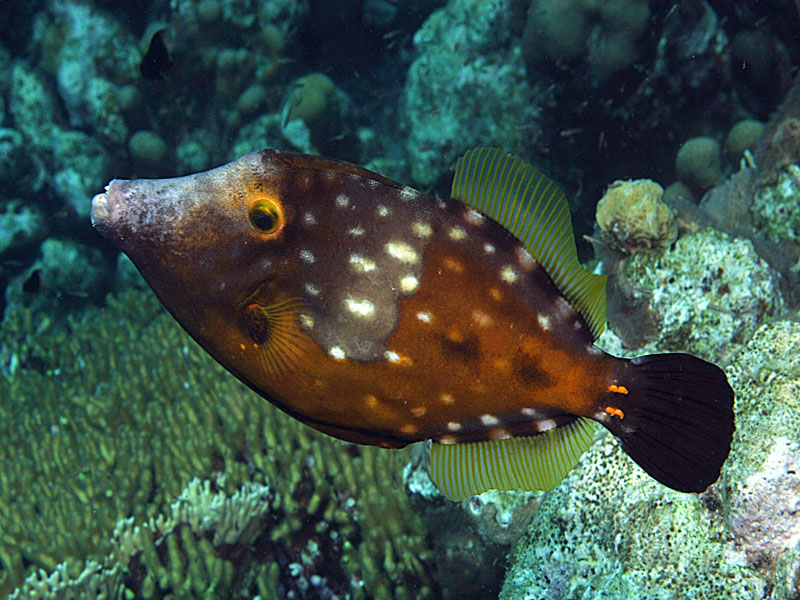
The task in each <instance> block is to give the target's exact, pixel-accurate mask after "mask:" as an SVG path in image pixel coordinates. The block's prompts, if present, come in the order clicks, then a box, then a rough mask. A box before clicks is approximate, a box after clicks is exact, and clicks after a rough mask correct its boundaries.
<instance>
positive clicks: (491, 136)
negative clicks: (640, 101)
mask: <svg viewBox="0 0 800 600" xmlns="http://www.w3.org/2000/svg"><path fill="white" fill-rule="evenodd" d="M511 3H512V2H511V0H500V1H498V2H485V1H484V0H453V1H452V2H450V3H449V4H448V5H447V6H446V7H445V8H443V9H440V10H437V11H436V12H434V13H433V14H432V15H431V16H430V17H428V20H427V21H425V24H424V25H423V26H422V27H421V28H420V29H419V30H418V31H417V32H416V34H415V35H414V45H415V47H416V50H417V52H418V57H417V58H416V60H415V61H414V62H413V64H412V65H411V67H410V68H409V70H408V75H407V77H406V83H405V86H404V88H403V94H402V98H401V101H400V115H399V116H400V121H401V125H402V126H403V127H404V129H406V130H407V131H408V132H409V134H408V138H407V141H406V152H407V153H408V157H409V164H410V167H411V177H412V179H413V180H414V181H415V182H417V183H418V184H419V185H421V186H422V187H429V186H432V185H433V184H434V183H435V182H436V181H437V180H438V179H439V178H440V177H441V176H442V175H443V174H444V173H446V172H447V170H448V169H450V167H451V166H452V164H453V163H454V162H455V159H456V158H457V157H458V156H459V155H460V154H463V152H464V151H465V150H468V149H469V148H472V147H474V146H477V145H497V146H502V147H504V148H506V149H508V150H513V151H515V152H517V153H520V154H525V153H526V151H530V150H533V149H534V148H535V147H536V144H537V141H538V140H539V135H540V126H539V121H540V111H539V108H538V107H537V102H536V101H533V100H532V98H537V97H540V98H541V97H544V96H545V94H544V92H542V93H541V94H539V93H537V92H535V91H534V90H533V89H532V87H531V84H530V83H529V82H528V79H527V77H526V75H525V65H524V64H523V61H522V50H521V47H520V43H519V40H518V39H517V38H515V37H514V36H513V35H512V34H511V30H512V28H513V27H512V25H513V24H512V23H511V22H510V20H511V17H512V15H513V14H514V12H513V11H512V10H511Z"/></svg>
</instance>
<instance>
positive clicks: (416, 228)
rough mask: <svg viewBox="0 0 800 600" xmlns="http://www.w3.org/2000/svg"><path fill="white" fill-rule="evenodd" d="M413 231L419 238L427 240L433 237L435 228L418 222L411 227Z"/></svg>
mask: <svg viewBox="0 0 800 600" xmlns="http://www.w3.org/2000/svg"><path fill="white" fill-rule="evenodd" d="M411 231H412V232H413V233H414V235H416V236H417V237H421V238H427V237H430V236H432V235H433V228H432V227H431V226H430V225H428V224H427V223H423V222H421V221H417V222H416V223H414V224H413V225H412V226H411Z"/></svg>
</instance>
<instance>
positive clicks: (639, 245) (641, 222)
mask: <svg viewBox="0 0 800 600" xmlns="http://www.w3.org/2000/svg"><path fill="white" fill-rule="evenodd" d="M663 195H664V190H663V189H662V187H661V186H660V185H658V184H657V183H656V182H655V181H650V180H649V179H638V180H636V181H633V180H629V181H615V182H614V183H612V184H611V185H609V186H608V189H607V190H606V193H605V194H603V197H602V198H601V199H600V202H598V203H597V214H596V217H597V225H598V226H599V227H600V230H601V231H602V232H604V233H605V234H606V235H605V236H604V237H603V239H604V241H607V242H608V243H610V244H613V245H614V246H615V247H616V248H618V249H621V250H623V251H625V252H627V253H633V252H636V251H638V250H649V249H651V248H657V249H663V248H668V247H669V246H671V245H672V243H673V242H674V241H675V239H676V238H677V237H678V228H677V227H676V225H675V219H674V218H673V214H672V211H671V210H670V208H669V206H667V205H666V204H664V202H663V201H662V200H661V197H662V196H663Z"/></svg>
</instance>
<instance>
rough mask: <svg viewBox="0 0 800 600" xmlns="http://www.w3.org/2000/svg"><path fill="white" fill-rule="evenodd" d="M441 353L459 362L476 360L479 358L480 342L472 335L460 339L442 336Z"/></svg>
mask: <svg viewBox="0 0 800 600" xmlns="http://www.w3.org/2000/svg"><path fill="white" fill-rule="evenodd" d="M442 354H444V355H445V356H447V357H449V358H451V359H453V360H458V361H461V362H470V361H476V362H477V361H479V360H480V358H481V349H480V343H479V342H478V338H477V337H476V336H474V335H472V336H470V337H466V338H464V339H462V340H453V339H451V338H450V337H448V336H442Z"/></svg>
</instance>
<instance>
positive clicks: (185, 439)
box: [0, 291, 439, 599]
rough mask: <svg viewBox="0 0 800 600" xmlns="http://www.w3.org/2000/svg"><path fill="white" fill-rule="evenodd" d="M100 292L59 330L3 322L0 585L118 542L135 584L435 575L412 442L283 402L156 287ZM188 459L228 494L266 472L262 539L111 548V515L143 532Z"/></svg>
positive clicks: (419, 588) (332, 585)
mask: <svg viewBox="0 0 800 600" xmlns="http://www.w3.org/2000/svg"><path fill="white" fill-rule="evenodd" d="M108 301H109V306H108V308H106V309H104V310H102V311H98V310H93V311H91V312H90V313H89V314H88V315H87V316H86V317H85V318H83V319H81V320H76V319H72V320H70V321H69V329H68V330H66V331H61V330H59V329H58V328H57V327H55V326H54V325H53V322H52V320H41V319H39V320H34V319H35V318H34V315H33V313H31V312H30V311H27V310H25V309H19V310H15V311H13V313H12V314H11V315H10V316H9V318H8V319H7V323H6V324H4V328H3V334H2V336H3V337H2V340H1V342H0V365H1V366H2V369H1V370H0V373H2V377H0V401H2V403H3V414H4V418H3V426H2V435H3V439H4V440H5V443H4V444H3V446H2V447H0V481H2V486H0V505H2V506H3V507H4V509H3V511H2V514H0V531H2V544H0V593H8V592H10V591H11V590H13V589H14V588H15V587H18V586H20V585H21V583H22V578H23V577H27V576H28V575H30V574H32V573H34V572H36V573H39V572H40V570H41V571H43V572H44V573H45V575H41V576H39V575H37V576H36V577H35V578H36V579H38V580H42V579H47V578H49V577H55V578H56V579H63V578H64V577H65V576H67V575H68V576H69V577H70V578H75V577H78V576H79V575H80V573H81V572H82V571H84V567H86V568H87V569H89V571H91V572H94V573H96V571H97V569H96V566H93V565H92V564H90V563H85V562H84V561H87V560H90V561H95V563H98V564H103V565H104V567H103V568H104V569H109V568H111V567H110V566H109V565H108V564H104V562H103V561H104V560H106V558H107V556H108V555H109V553H111V552H112V550H113V552H114V553H115V554H114V556H116V557H117V558H118V560H119V561H120V562H123V561H127V564H122V567H125V568H127V575H126V577H125V581H124V585H125V586H126V587H127V588H128V589H129V590H135V591H136V592H135V594H134V596H133V597H150V596H149V595H148V594H149V592H148V593H145V591H146V590H151V591H152V592H153V593H157V595H159V597H161V595H162V594H168V593H176V594H177V593H179V591H180V589H184V588H182V587H181V586H188V587H186V588H185V589H186V590H189V589H191V585H192V574H193V572H194V571H193V570H194V569H200V572H201V574H202V573H206V575H203V577H209V578H211V579H202V578H201V581H211V580H212V579H213V581H216V582H217V583H218V585H220V586H222V585H223V584H224V585H225V586H230V587H228V588H225V589H231V590H240V591H242V590H243V591H242V592H241V593H247V594H252V595H255V594H256V593H262V594H263V593H264V591H263V590H261V588H260V587H258V584H257V583H255V582H257V581H262V582H263V581H264V579H263V578H264V577H267V578H268V579H267V580H268V581H270V582H272V583H271V584H270V585H272V584H273V583H275V581H277V585H278V586H279V587H280V589H281V590H284V592H283V593H288V591H289V590H295V592H294V593H295V594H300V595H302V593H303V589H304V586H306V585H312V586H313V585H314V582H315V581H316V582H319V580H320V579H319V578H323V579H325V586H326V587H327V588H329V589H330V590H332V591H333V592H334V593H336V594H337V595H339V596H340V597H344V596H348V595H349V597H352V598H363V597H370V598H381V599H383V598H387V599H388V598H410V597H415V598H425V597H432V595H433V594H434V593H438V592H437V590H438V589H439V588H438V587H437V584H435V583H434V582H433V577H432V573H433V571H434V566H433V555H432V553H431V550H430V548H429V547H428V545H427V542H426V539H425V530H424V528H423V526H422V523H421V522H420V520H419V518H418V517H417V516H416V515H414V513H413V512H412V511H411V510H410V507H409V503H408V499H407V497H406V495H405V493H404V491H403V488H402V485H399V482H400V475H401V473H400V471H401V469H402V465H403V463H404V462H405V458H406V453H404V452H395V451H385V450H380V449H377V448H369V447H357V446H353V445H349V444H344V443H341V442H338V441H336V440H333V439H331V438H329V437H326V436H323V435H322V434H317V433H316V432H314V431H312V430H310V429H308V428H307V427H305V426H303V425H301V424H300V423H299V422H297V421H295V420H293V419H290V418H289V417H286V416H285V415H283V414H282V413H280V412H279V411H278V410H277V409H275V408H273V407H272V406H271V405H270V404H269V403H267V402H265V401H263V400H262V399H261V398H258V397H256V396H255V395H253V394H252V393H250V392H248V391H246V390H245V389H244V387H243V386H242V385H240V384H239V383H238V382H236V381H235V380H234V379H233V378H232V377H230V376H229V375H227V374H225V373H224V372H223V371H222V369H221V367H219V366H218V365H216V364H215V363H214V362H213V361H212V360H211V359H210V358H208V357H207V356H206V355H205V354H204V353H203V352H202V351H201V350H200V349H199V348H198V347H197V346H195V345H194V343H193V342H191V341H190V340H189V339H188V338H187V337H186V336H185V334H183V332H182V331H181V330H180V328H179V326H178V325H177V324H176V323H175V322H174V321H173V320H172V319H171V318H170V317H168V316H167V315H165V314H163V312H161V311H160V310H159V309H158V307H157V303H156V301H155V300H154V299H153V297H152V295H151V294H149V293H143V292H132V291H130V292H126V293H124V294H123V295H122V296H121V297H120V298H119V299H114V298H113V297H109V300H108ZM195 477H199V478H211V479H212V480H213V481H214V482H215V483H214V486H215V488H218V489H217V490H215V491H219V492H224V493H225V494H227V495H232V494H234V493H236V491H237V490H240V489H248V488H247V487H246V486H247V485H249V484H248V482H252V483H259V482H261V483H263V482H264V481H268V482H269V487H270V501H269V503H268V504H269V507H268V510H267V511H266V512H265V513H264V517H263V518H259V519H258V533H255V532H252V531H251V534H252V535H253V536H255V537H254V538H253V539H256V538H258V539H260V540H261V542H260V544H259V545H258V546H257V550H258V551H257V552H255V551H251V552H250V553H249V554H248V553H246V554H245V555H242V556H243V558H242V560H243V562H242V563H241V564H242V565H244V564H250V562H252V563H258V564H251V568H250V569H249V570H247V569H244V570H241V571H239V570H236V569H233V568H232V564H231V561H238V560H239V559H238V558H237V557H239V556H240V554H241V552H242V551H243V550H244V548H240V547H239V546H237V545H236V544H233V545H230V544H226V543H224V541H220V540H217V542H220V543H219V547H217V546H216V542H215V541H214V540H213V539H210V540H207V541H208V542H210V545H209V544H208V543H207V542H206V541H204V540H205V539H206V538H205V537H204V536H202V535H194V534H192V535H190V533H191V531H190V530H189V529H187V530H186V531H184V528H182V527H181V528H179V530H176V531H175V535H174V536H168V537H167V540H166V542H164V543H162V544H160V545H159V544H157V540H156V539H150V544H151V546H152V545H153V544H155V545H157V546H158V547H159V548H160V550H158V551H157V552H155V554H153V553H150V554H147V552H149V551H147V552H145V550H144V549H143V550H142V554H141V555H139V558H137V557H136V556H134V554H135V553H134V554H128V555H125V554H119V553H120V552H121V550H120V548H121V544H118V543H115V542H112V541H111V533H112V531H113V530H114V528H115V526H116V524H117V523H119V522H120V521H123V520H125V519H127V520H128V521H126V523H127V524H123V525H121V526H120V527H122V529H119V528H118V533H119V532H120V531H127V532H128V534H130V535H134V534H135V526H139V527H140V533H141V531H144V529H142V528H143V527H144V525H143V524H145V523H147V522H148V520H149V519H151V518H156V516H157V515H159V514H165V515H169V512H168V507H169V505H170V504H171V503H173V502H175V501H176V499H177V498H178V497H179V495H180V494H181V491H182V490H183V489H184V488H186V486H187V485H188V484H189V482H190V481H192V480H193V479H194V478H195ZM242 486H245V487H242ZM206 517H207V518H210V515H207V516H206ZM253 527H255V525H254V526H253ZM132 528H133V529H132ZM148 531H151V530H148ZM248 531H250V530H249V529H248ZM151 533H152V531H151ZM128 534H125V536H127V535H128ZM120 535H122V534H120ZM137 535H138V534H137ZM125 536H122V537H125ZM259 536H260V537H259ZM122 537H120V538H119V539H122ZM134 537H135V539H136V540H138V541H136V542H135V544H134V545H136V544H144V540H143V538H141V536H139V537H136V535H134ZM145 537H146V536H145ZM156 537H158V536H156ZM173 538H174V539H173ZM170 539H172V541H170ZM173 545H175V546H173ZM137 547H138V546H137ZM148 547H150V546H148ZM214 548H216V550H215V551H214V552H212V549H214ZM237 548H240V549H239V550H237ZM164 552H166V553H165V554H164ZM215 557H216V558H215ZM209 561H211V562H209ZM248 561H250V562H248ZM64 562H66V563H67V566H66V567H59V566H58V565H59V564H61V563H64ZM274 562H277V563H278V564H279V565H280V572H279V573H278V575H277V576H276V575H275V574H274V571H275V567H270V563H274ZM211 563H213V565H212V564H211ZM238 564H239V562H237V565H238ZM203 565H206V566H205V567H203ZM204 569H205V570H204ZM52 572H58V573H59V574H58V575H47V574H48V573H52ZM208 573H216V575H213V576H212V575H208ZM248 573H255V576H254V580H252V581H251V580H248V579H247V578H246V577H245V575H247V574H248ZM148 575H149V576H150V579H148ZM94 577H95V576H93V578H94ZM214 578H216V579H214ZM198 585H199V584H198ZM34 587H36V586H34ZM220 589H222V588H220ZM271 592H272V593H277V592H275V589H274V588H273V589H272V590H271ZM205 593H210V592H208V590H206V592H205ZM34 597H35V596H34ZM297 597H300V596H297Z"/></svg>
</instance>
